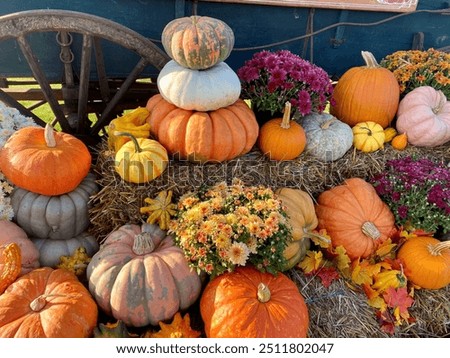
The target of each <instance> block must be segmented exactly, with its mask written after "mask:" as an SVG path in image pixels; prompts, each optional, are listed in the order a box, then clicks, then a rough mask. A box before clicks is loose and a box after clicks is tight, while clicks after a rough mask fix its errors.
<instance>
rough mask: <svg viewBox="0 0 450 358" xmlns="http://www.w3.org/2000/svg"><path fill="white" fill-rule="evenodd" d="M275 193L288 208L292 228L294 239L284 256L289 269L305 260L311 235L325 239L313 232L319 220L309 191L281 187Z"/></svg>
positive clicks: (286, 208) (287, 212)
mask: <svg viewBox="0 0 450 358" xmlns="http://www.w3.org/2000/svg"><path fill="white" fill-rule="evenodd" d="M275 193H276V194H277V196H278V198H279V199H280V200H281V202H282V204H283V206H284V208H285V210H286V214H287V215H288V218H289V219H288V222H289V224H290V226H291V228H292V241H291V242H289V243H288V246H287V247H286V249H285V251H284V257H285V258H286V260H287V264H286V267H285V269H286V270H288V269H291V268H293V267H294V266H295V265H296V264H298V263H299V262H300V261H301V260H303V258H304V257H305V255H306V251H307V250H308V249H309V248H310V245H311V240H310V239H311V237H318V238H319V239H322V240H325V239H324V238H322V237H319V236H318V235H317V234H316V233H314V232H313V231H314V229H316V228H317V225H318V220H317V216H316V210H315V208H314V202H313V200H312V198H311V196H310V195H309V194H308V193H307V192H305V191H303V190H300V189H293V188H280V189H278V190H276V192H275Z"/></svg>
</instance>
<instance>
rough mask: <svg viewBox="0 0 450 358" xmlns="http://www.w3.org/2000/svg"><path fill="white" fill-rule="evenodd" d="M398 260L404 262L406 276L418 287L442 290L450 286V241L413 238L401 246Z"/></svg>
mask: <svg viewBox="0 0 450 358" xmlns="http://www.w3.org/2000/svg"><path fill="white" fill-rule="evenodd" d="M397 258H399V259H401V260H403V262H404V263H405V266H406V269H407V270H405V272H406V276H407V277H408V279H409V280H410V281H411V282H412V283H414V284H415V285H417V286H420V287H422V288H425V289H440V288H443V287H445V286H447V285H448V284H450V241H442V242H441V241H439V240H438V239H436V238H434V237H429V236H417V237H412V238H410V239H408V240H407V241H405V243H404V244H403V245H402V246H400V250H399V251H398V254H397Z"/></svg>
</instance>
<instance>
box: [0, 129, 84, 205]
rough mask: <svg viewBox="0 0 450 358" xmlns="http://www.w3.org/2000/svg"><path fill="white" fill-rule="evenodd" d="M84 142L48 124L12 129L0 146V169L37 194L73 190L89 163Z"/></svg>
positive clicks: (81, 178) (50, 194)
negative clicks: (12, 131) (13, 130)
mask: <svg viewBox="0 0 450 358" xmlns="http://www.w3.org/2000/svg"><path fill="white" fill-rule="evenodd" d="M91 160H92V158H91V154H90V152H89V150H88V148H87V147H86V145H85V144H84V143H83V142H82V141H81V140H79V139H78V138H76V137H74V136H73V135H71V134H67V133H63V132H55V131H54V130H53V128H51V127H50V125H47V126H46V127H45V129H44V128H41V127H24V128H21V129H19V130H18V131H16V132H15V133H14V134H13V135H12V136H11V137H9V139H8V140H7V141H6V143H5V145H4V147H3V148H2V149H1V150H0V170H1V171H2V172H3V174H4V175H5V177H6V178H7V179H9V180H10V181H11V182H12V183H13V184H14V185H17V186H18V187H20V188H23V189H26V190H28V191H31V192H33V193H37V194H41V195H48V196H54V195H62V194H65V193H68V192H70V191H72V190H74V189H75V188H76V187H77V186H78V185H79V184H80V183H81V182H82V181H83V179H84V178H85V177H86V175H87V174H88V172H89V169H90V167H91Z"/></svg>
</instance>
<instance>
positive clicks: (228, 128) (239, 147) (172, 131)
mask: <svg viewBox="0 0 450 358" xmlns="http://www.w3.org/2000/svg"><path fill="white" fill-rule="evenodd" d="M147 109H148V110H149V111H150V119H149V123H150V128H151V133H152V135H153V136H154V137H155V138H156V139H157V140H158V141H159V142H160V143H161V144H162V145H163V146H164V147H165V148H166V149H167V151H168V152H169V154H170V155H171V156H174V157H177V158H180V159H188V160H190V161H193V162H208V161H217V162H222V161H225V160H231V159H233V158H236V157H238V156H240V155H244V154H246V153H248V152H249V151H250V150H251V149H252V147H253V146H254V144H255V143H256V140H257V138H258V133H259V127H258V122H257V121H256V118H255V114H254V113H253V111H252V110H251V109H250V108H249V107H248V106H247V104H246V103H245V102H244V101H243V100H240V99H239V100H237V101H236V102H235V103H234V104H232V105H231V106H228V107H224V108H220V109H218V110H216V111H211V112H196V111H188V110H185V109H181V108H178V107H177V106H175V105H173V104H170V103H169V102H167V101H166V100H165V99H164V98H163V97H162V96H161V95H160V94H157V95H154V96H152V97H151V98H150V99H149V101H148V102H147Z"/></svg>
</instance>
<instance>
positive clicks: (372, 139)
mask: <svg viewBox="0 0 450 358" xmlns="http://www.w3.org/2000/svg"><path fill="white" fill-rule="evenodd" d="M352 131H353V146H354V147H355V148H356V149H358V150H361V151H362V152H365V153H370V152H375V151H377V150H379V149H383V148H384V139H385V137H386V135H385V134H384V129H383V127H382V126H381V125H380V124H378V123H375V122H371V121H368V122H361V123H358V124H356V125H355V126H354V127H353V128H352Z"/></svg>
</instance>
